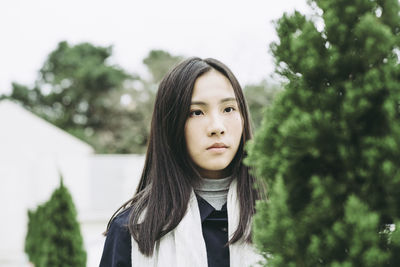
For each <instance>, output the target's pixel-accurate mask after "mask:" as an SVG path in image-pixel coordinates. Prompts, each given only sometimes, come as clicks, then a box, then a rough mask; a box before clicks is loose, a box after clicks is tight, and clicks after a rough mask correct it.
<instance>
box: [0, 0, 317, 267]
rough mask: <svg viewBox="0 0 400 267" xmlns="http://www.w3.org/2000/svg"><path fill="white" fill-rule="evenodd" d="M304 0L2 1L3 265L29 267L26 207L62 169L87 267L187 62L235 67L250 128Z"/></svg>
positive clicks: (47, 192) (275, 86) (271, 89)
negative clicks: (176, 68) (161, 92)
mask: <svg viewBox="0 0 400 267" xmlns="http://www.w3.org/2000/svg"><path fill="white" fill-rule="evenodd" d="M294 9H297V10H300V11H302V12H303V13H308V12H309V10H308V7H307V6H306V1H305V0H281V1H278V2H271V1H265V0H249V1H243V0H241V1H236V0H230V1H228V0H218V1H210V0H205V1H201V2H198V1H178V0H171V1H156V0H150V1H124V0H116V1H106V0H96V1H94V0H84V1H77V0H70V1H64V0H59V1H54V0H53V1H50V0H36V1H28V0H13V1H11V0H4V1H1V2H0V36H1V43H0V48H1V49H0V58H1V60H0V179H1V184H2V185H1V187H0V205H1V211H2V220H1V225H0V236H2V241H3V242H1V244H0V266H31V264H32V263H30V261H31V259H30V257H28V256H27V254H26V253H25V250H26V247H25V239H26V236H27V225H28V221H29V220H28V210H35V209H36V207H37V206H38V205H40V204H42V203H44V202H45V201H47V200H48V199H49V198H50V196H51V194H52V192H53V191H54V190H55V189H56V188H57V186H58V185H59V183H60V174H61V175H62V176H63V178H64V179H63V181H64V184H65V186H66V187H67V188H68V189H69V191H70V192H71V195H72V199H73V202H74V205H75V206H76V210H77V217H76V220H77V221H78V223H79V225H80V231H81V235H82V237H83V244H84V250H85V251H86V254H87V261H86V262H87V266H98V264H99V260H100V257H101V253H102V248H103V244H104V236H102V232H103V231H104V230H105V228H106V225H107V222H108V220H109V218H110V217H111V215H112V213H113V212H114V211H115V210H116V209H117V208H118V207H119V206H120V205H121V204H122V203H123V202H125V201H126V200H127V199H129V198H130V197H131V196H132V194H133V192H134V191H135V187H136V184H137V182H138V178H139V176H140V174H141V170H142V167H143V160H144V156H143V154H144V153H145V150H146V142H147V137H148V133H149V124H150V120H151V115H152V109H153V103H154V97H155V94H156V91H157V86H158V83H159V81H160V80H161V78H162V77H163V75H164V74H165V73H166V71H167V70H168V69H169V68H171V66H173V65H175V64H176V63H177V62H179V61H181V60H183V59H184V58H187V57H191V56H198V57H202V58H206V57H214V58H216V59H218V60H220V61H222V62H224V63H225V64H226V65H228V66H229V67H230V68H231V69H232V71H233V72H234V73H235V75H236V76H237V78H238V80H239V82H240V83H241V85H242V87H243V89H244V93H245V95H246V98H247V101H248V104H249V108H250V112H251V116H252V121H253V126H254V128H255V129H257V127H259V125H260V122H261V117H262V113H263V110H264V109H265V108H266V107H267V106H268V105H270V103H271V102H272V100H273V98H274V95H275V94H276V93H277V92H279V90H281V85H280V84H281V83H282V80H280V79H279V77H277V76H276V75H274V74H273V72H274V61H273V59H272V57H271V55H270V53H269V44H270V43H271V42H273V41H277V37H276V33H275V31H274V24H273V21H274V20H276V19H277V18H279V17H280V16H282V14H283V13H284V12H292V11H293V10H294Z"/></svg>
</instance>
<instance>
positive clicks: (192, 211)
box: [131, 180, 264, 267]
mask: <svg viewBox="0 0 400 267" xmlns="http://www.w3.org/2000/svg"><path fill="white" fill-rule="evenodd" d="M236 187H237V182H236V180H233V181H232V183H231V185H230V186H229V191H228V197H227V202H228V203H227V209H228V222H229V223H228V236H229V239H230V238H231V237H232V236H233V233H234V231H235V230H236V228H237V226H238V223H239V210H240V206H239V200H238V198H237V194H236ZM202 231H203V230H202V227H201V219H200V211H199V206H198V203H197V199H196V196H195V194H194V192H193V191H192V193H191V196H190V200H189V205H188V209H187V211H186V214H185V216H183V218H182V220H181V222H180V223H179V224H178V226H177V227H176V228H175V229H174V230H172V231H170V232H169V233H167V234H166V235H164V236H163V237H162V238H161V239H160V240H159V241H157V242H156V245H155V248H154V253H153V255H152V256H151V257H147V256H145V255H143V254H142V253H141V252H140V251H139V247H138V244H137V243H136V241H135V240H134V239H133V238H132V253H131V254H132V267H172V266H174V267H207V265H208V264H207V251H206V244H205V242H204V238H203V233H202ZM229 260H230V266H231V267H247V266H257V265H258V263H259V262H263V261H264V260H263V258H262V256H261V255H260V254H257V252H256V250H255V248H254V247H253V246H252V245H251V244H249V243H247V242H244V241H242V240H239V241H238V242H236V243H234V244H232V245H230V246H229Z"/></svg>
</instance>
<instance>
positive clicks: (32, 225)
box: [25, 178, 86, 267]
mask: <svg viewBox="0 0 400 267" xmlns="http://www.w3.org/2000/svg"><path fill="white" fill-rule="evenodd" d="M28 219H29V221H28V232H27V235H26V239H25V252H26V253H27V254H28V257H29V260H30V262H32V263H33V264H34V265H35V266H37V267H48V266H59V267H61V266H77V267H78V266H86V252H85V250H84V247H83V239H82V236H81V232H80V226H79V223H78V221H77V212H76V209H75V205H74V203H73V201H72V197H71V195H70V193H69V191H68V189H67V188H66V187H65V186H64V184H63V181H62V178H61V182H60V186H59V187H58V188H57V189H56V190H55V191H54V192H53V194H52V195H51V197H50V199H49V200H48V201H47V202H45V203H44V204H43V205H40V206H38V208H37V209H36V211H28Z"/></svg>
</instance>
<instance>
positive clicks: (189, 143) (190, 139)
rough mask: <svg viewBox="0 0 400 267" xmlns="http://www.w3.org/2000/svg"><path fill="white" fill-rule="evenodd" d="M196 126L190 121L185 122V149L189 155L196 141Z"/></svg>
mask: <svg viewBox="0 0 400 267" xmlns="http://www.w3.org/2000/svg"><path fill="white" fill-rule="evenodd" d="M195 126H196V125H194V124H193V122H191V121H187V122H186V124H185V142H186V147H187V150H188V152H189V153H192V152H193V150H195V145H196V144H195V141H196V132H197V131H196V127H195Z"/></svg>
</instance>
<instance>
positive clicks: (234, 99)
mask: <svg viewBox="0 0 400 267" xmlns="http://www.w3.org/2000/svg"><path fill="white" fill-rule="evenodd" d="M230 101H235V102H236V98H234V97H227V98H223V99H221V101H219V103H220V104H222V103H225V102H230ZM190 104H191V105H200V106H207V103H206V102H203V101H193V102H192V103H190Z"/></svg>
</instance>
